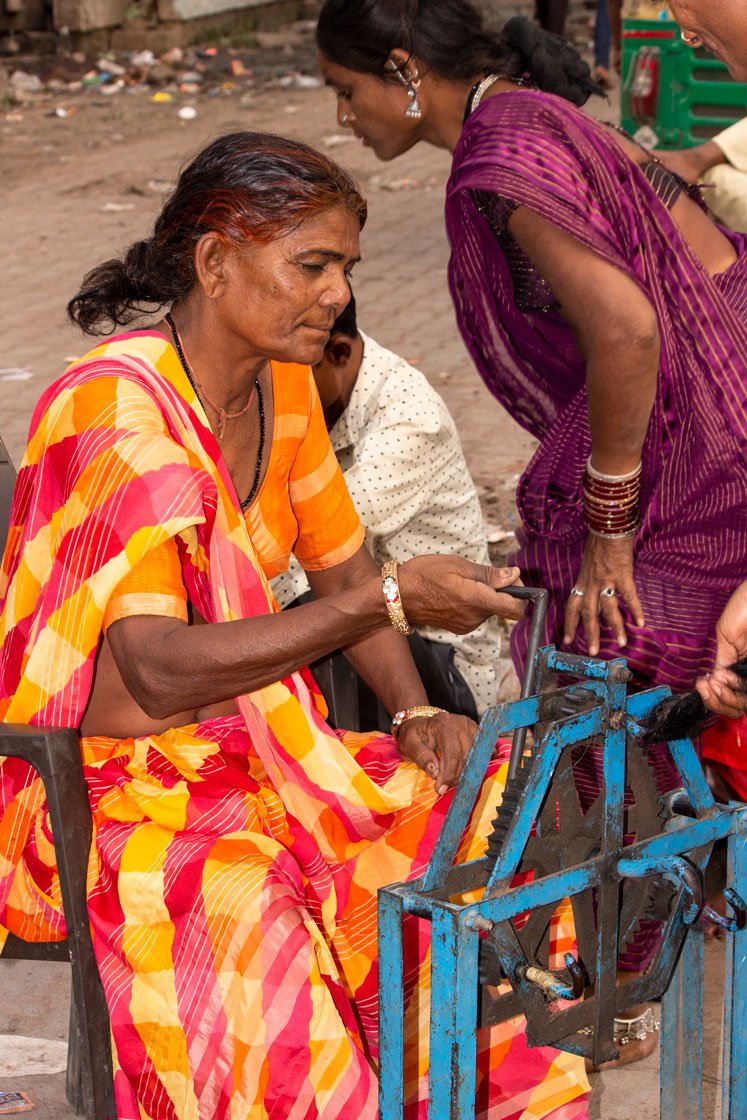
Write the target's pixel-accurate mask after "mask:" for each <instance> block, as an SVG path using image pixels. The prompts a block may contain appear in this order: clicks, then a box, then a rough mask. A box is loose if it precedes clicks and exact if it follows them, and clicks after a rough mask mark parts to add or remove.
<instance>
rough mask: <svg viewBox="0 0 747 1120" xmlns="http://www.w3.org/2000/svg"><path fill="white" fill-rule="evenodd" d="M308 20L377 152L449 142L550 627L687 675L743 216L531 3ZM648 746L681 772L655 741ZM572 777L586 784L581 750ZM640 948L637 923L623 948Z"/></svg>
mask: <svg viewBox="0 0 747 1120" xmlns="http://www.w3.org/2000/svg"><path fill="white" fill-rule="evenodd" d="M317 42H318V46H319V51H320V62H321V67H322V71H323V73H324V76H325V79H326V81H327V83H328V84H329V85H330V86H332V88H333V89H335V90H336V92H337V95H338V121H339V123H340V124H341V125H342V126H345V127H349V128H352V129H353V130H354V131H355V133H356V135H358V136H359V137H360V138H361V139H362V140H363V142H364V143H365V144H366V145H367V146H369V147H371V148H372V149H373V150H374V151H375V153H376V154H377V155H378V156H379V157H380V158H381V159H392V158H394V157H395V156H397V155H400V154H401V153H403V152H405V151H407V150H409V148H411V147H412V146H413V145H414V144H415V143H417V142H418V141H420V140H425V141H427V142H429V143H431V144H434V145H437V146H439V147H444V148H448V149H449V150H451V151H452V152H453V163H452V171H451V177H450V179H449V183H448V187H447V194H446V224H447V230H448V234H449V238H450V242H451V249H452V255H451V262H450V284H451V291H452V296H453V299H454V304H455V307H456V311H457V318H458V321H459V326H460V329H461V332H462V335H463V337H464V340H465V342H466V344H467V346H468V348H469V351H470V353H471V355H472V357H473V359H474V361H475V363H476V365H477V367H478V369H479V370H480V373H481V374H482V376H483V378H484V380H485V382H486V384H487V385H488V387H489V388H490V389H491V391H492V392H493V393H494V394H495V396H496V397H497V398H498V400H499V401H501V403H502V404H503V405H504V406H505V407H506V408H507V409H508V411H509V412H510V414H511V415H512V416H513V417H514V419H515V420H517V421H518V422H519V423H520V424H521V425H523V426H524V427H525V428H526V429H527V430H528V431H530V432H531V433H532V435H534V436H536V438H537V439H538V440H539V447H538V449H537V452H536V454H535V455H534V458H533V459H532V461H531V462H530V464H529V466H528V467H527V469H526V471H525V472H524V474H523V476H522V478H521V481H520V484H519V489H518V495H517V500H518V506H519V512H520V515H521V523H522V524H521V529H520V531H519V533H518V534H517V536H518V542H519V549H518V552H517V554H516V555H515V557H514V562H516V563H518V564H519V565H520V566H521V568H522V575H523V578H524V581H525V582H526V583H528V584H536V585H540V586H544V587H547V588H548V589H549V591H550V596H551V607H550V611H549V616H548V627H547V633H546V635H545V637H546V640H547V641H548V642H554V643H557V644H560V643H561V642H562V643H564V644H565V646H566V648H568V649H570V650H572V651H573V652H576V653H590V654H592V655H594V656H600V657H604V658H611V657H615V656H619V655H620V653H621V651H622V650H624V655H625V657H626V659H627V661H628V665H629V667H630V668H631V669H632V671H633V673H634V675H635V682H636V686H637V687H639V688H643V687H650V686H652V685H654V684H668V685H670V686H671V687H672V688H674V689H677V690H679V689H690V688H692V687H693V684H694V682H695V679H696V677H698V676H699V675H700V674H702V673H704V672H707V671H709V670H710V669H711V668H712V667H713V661H714V653H715V626H716V622H717V620H718V618H719V615H720V613H721V611H722V610H723V607H724V605H725V604H726V602H727V600H728V598H729V596H730V595H731V593H732V591H734V589H735V588H736V587H737V585H738V584H739V583H740V582H741V580H742V579H743V577H744V575H745V557H746V556H747V502H745V494H747V383H746V380H745V373H746V372H747V325H746V321H747V252H746V249H747V238H745V237H744V236H743V235H740V234H735V233H732V232H731V231H727V230H725V229H721V228H719V227H717V226H715V225H714V224H713V223H712V222H711V221H710V219H709V218H708V217H707V214H706V212H705V209H704V207H703V206H702V204H701V203H700V200H699V198H698V197H697V196H696V193H695V192H693V191H691V190H688V188H687V187H686V185H685V184H684V183H683V182H682V181H680V180H678V179H677V178H675V177H674V176H672V175H671V174H670V173H669V172H667V171H666V170H665V169H664V168H663V167H662V166H661V165H660V164H659V163H658V162H657V161H656V160H655V159H654V157H653V156H652V155H651V154H650V153H648V152H646V151H644V150H643V149H641V148H639V147H638V146H637V145H636V144H635V143H633V142H632V141H631V140H630V139H628V138H627V137H625V136H623V135H622V134H620V133H618V132H617V131H615V130H614V129H612V128H610V127H609V126H606V125H603V124H600V123H599V122H597V121H595V120H593V119H592V118H590V117H589V116H588V115H586V114H585V113H584V112H583V111H582V110H581V109H580V108H579V107H578V106H580V105H582V104H583V103H584V102H585V101H586V100H587V98H588V97H589V95H590V94H591V93H594V92H598V91H597V90H596V89H595V87H594V85H593V83H592V81H591V79H590V74H589V68H588V66H587V65H586V63H584V62H583V61H582V60H581V59H580V58H579V56H578V55H577V54H576V52H575V51H574V50H573V48H571V47H570V46H569V45H568V44H567V43H565V42H564V41H563V40H561V39H558V38H556V37H554V36H550V35H548V34H547V33H545V32H542V31H540V30H539V29H537V28H535V27H534V26H533V25H532V24H531V23H529V21H527V20H522V19H512V20H510V21H509V22H508V23H507V24H506V26H505V27H504V28H503V29H502V31H501V32H500V33H498V34H491V33H490V32H489V31H488V30H486V29H485V27H484V26H483V23H482V19H481V16H480V14H479V13H478V11H477V9H476V8H475V7H474V6H473V4H472V3H471V2H470V0H325V3H324V5H323V8H322V12H321V16H320V20H319V26H318V32H317ZM527 636H528V622H525V623H522V624H519V625H518V626H517V627H515V629H514V634H513V640H512V652H513V656H514V660H515V663H516V665H517V668H518V667H521V666H522V664H523V660H524V655H525V652H526V643H527ZM597 761H598V760H597ZM656 768H657V770H658V774H657V778H658V781H659V785H660V788H662V789H664V788H667V787H668V788H671V787H672V785H673V784H679V782H678V781H677V778H676V775H675V774H674V773H673V770H672V765H671V760H670V758H669V755H668V752H667V751H666V750H665V749H664V748H662V749H661V750H660V751H658V752H657V753H656ZM577 782H578V788H579V793H580V795H581V796H582V798H583V799H585V800H586V801H587V803H588V802H589V801H590V800H591V799H592V798H593V796H594V795H595V793H596V792H597V791H598V789H599V772H598V766H597V765H595V764H594V760H593V758H592V755H591V753H590V752H589V754H588V755H587V765H586V766H585V767H584V769H583V770H580V769H579V770H577ZM655 949H656V938H655V937H652V936H650V935H648V934H647V931H646V930H645V929H644V930H643V932H642V935H640V936H638V937H636V938H635V939H634V941H633V942H632V943H629V944H628V945H627V946H626V952H625V956H624V959H623V962H622V963H623V964H624V965H625V966H626V967H628V968H630V969H633V970H642V969H643V968H644V967H645V966H646V964H647V963H648V961H649V960H650V959H651V957H652V956H653V953H654V952H655ZM652 1042H653V1040H652ZM634 1049H635V1050H638V1049H639V1048H638V1047H631V1048H630V1049H628V1048H626V1052H627V1053H628V1054H629V1055H630V1057H632V1056H633V1052H632V1051H633V1050H634Z"/></svg>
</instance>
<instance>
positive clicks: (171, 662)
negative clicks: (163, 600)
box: [108, 577, 417, 718]
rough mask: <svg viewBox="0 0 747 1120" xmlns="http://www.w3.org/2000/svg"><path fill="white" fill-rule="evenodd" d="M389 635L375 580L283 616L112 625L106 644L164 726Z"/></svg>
mask: <svg viewBox="0 0 747 1120" xmlns="http://www.w3.org/2000/svg"><path fill="white" fill-rule="evenodd" d="M387 629H389V630H391V624H390V621H389V616H388V614H387V611H386V606H385V603H384V599H383V596H382V594H381V585H380V582H379V581H378V579H376V578H375V577H374V578H369V579H368V580H367V581H366V583H365V584H363V585H359V586H358V587H356V588H355V589H352V588H351V589H349V590H346V591H342V592H340V593H338V594H337V595H335V596H334V597H330V598H327V599H325V600H322V601H320V602H311V603H306V604H304V605H303V606H300V607H297V608H294V610H292V611H283V612H281V613H280V614H270V615H262V616H259V617H256V618H248V619H238V620H236V621H232V622H219V623H214V624H211V625H206V626H186V625H185V624H183V623H180V622H177V621H175V620H174V619H168V618H158V617H154V616H140V617H136V618H125V619H122V620H120V621H119V622H115V623H114V624H113V625H112V626H111V627H110V628H109V631H108V636H109V642H110V644H111V647H112V652H113V654H114V657H115V660H116V662H117V665H118V667H119V670H120V673H121V674H122V677H123V679H124V682H125V684H126V686H127V688H128V690H129V692H130V693H131V695H132V696H133V697H134V699H135V700H136V701H137V703H138V704H139V705H140V707H141V708H143V710H144V711H145V712H147V713H148V715H150V716H153V717H154V718H166V717H168V716H169V715H171V714H172V713H174V712H181V711H185V710H190V709H197V708H201V707H204V706H205V705H208V704H213V703H218V702H219V701H221V700H228V699H232V698H234V697H236V696H241V695H243V694H244V693H247V692H252V691H255V690H257V689H259V688H263V687H265V686H266V685H269V684H272V683H274V682H275V681H278V680H281V679H282V678H283V677H285V676H288V674H290V673H292V672H295V671H296V670H297V669H300V668H302V667H303V666H305V665H307V664H308V663H309V662H311V661H314V660H316V659H317V658H319V657H323V656H324V655H325V654H328V653H330V652H331V651H332V650H334V649H337V648H338V647H340V646H342V645H349V644H351V643H353V644H354V643H355V642H356V641H358V640H360V639H362V638H364V636H366V635H371V634H372V632H376V631H378V630H382V631H386V630H387ZM394 636H395V637H396V635H394ZM407 652H408V656H409V651H407ZM408 702H410V703H416V702H417V701H415V700H409V701H408Z"/></svg>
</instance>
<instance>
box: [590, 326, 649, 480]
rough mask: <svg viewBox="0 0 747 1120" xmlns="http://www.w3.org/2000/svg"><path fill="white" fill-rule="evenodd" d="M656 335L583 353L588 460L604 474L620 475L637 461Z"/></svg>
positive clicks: (645, 425)
mask: <svg viewBox="0 0 747 1120" xmlns="http://www.w3.org/2000/svg"><path fill="white" fill-rule="evenodd" d="M659 352H660V346H659V335H658V332H657V331H655V330H654V331H652V332H651V333H647V334H646V335H645V336H644V337H638V338H634V339H629V340H627V341H623V340H622V339H615V338H612V339H610V340H609V343H608V344H607V345H605V346H603V347H601V346H600V347H598V348H597V347H594V348H592V349H591V350H590V351H589V352H588V354H587V367H586V390H587V397H588V409H589V428H590V431H591V447H592V451H591V457H592V463H593V465H594V467H595V468H596V470H598V471H601V472H602V473H603V474H612V475H615V474H625V473H627V472H628V471H631V470H633V469H634V468H635V467H636V466H637V465H638V463H639V462H640V460H641V451H642V448H643V443H644V440H645V438H646V432H647V430H648V425H649V421H650V419H651V412H652V410H653V407H654V403H655V400H656V386H657V379H658V372H659Z"/></svg>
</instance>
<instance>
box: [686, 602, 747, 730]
mask: <svg viewBox="0 0 747 1120" xmlns="http://www.w3.org/2000/svg"><path fill="white" fill-rule="evenodd" d="M743 657H747V581H745V583H743V584H741V585H740V586H739V587H738V588H737V590H736V591H735V592H734V594H733V595H732V597H731V599H730V600H729V602H728V603H727V604H726V606H725V608H724V613H723V614H722V615H721V618H720V619H719V620H718V624H717V626H716V668H715V669H714V671H713V672H712V673H711V674H710V675H709V676H708V677H701V679H700V680H699V681H697V682H696V685H695V687H696V688H697V690H698V692H699V693H700V697H701V699H702V701H703V703H704V704H705V706H706V707H707V708H708V709H710V711H712V712H717V713H718V714H719V715H721V716H731V717H732V718H733V719H736V718H737V717H738V716H741V715H744V714H745V713H747V692H745V691H744V681H740V679H739V677H737V676H736V674H734V673H730V672H729V669H728V666H729V665H733V664H734V662H735V661H739V660H740V659H741V658H743Z"/></svg>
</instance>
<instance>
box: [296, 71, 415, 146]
mask: <svg viewBox="0 0 747 1120" xmlns="http://www.w3.org/2000/svg"><path fill="white" fill-rule="evenodd" d="M318 59H319V68H320V70H321V72H322V76H323V77H324V81H325V84H326V85H328V86H331V88H332V89H333V90H334V91H335V93H336V94H337V123H338V124H339V125H340V127H341V128H352V130H353V132H354V133H355V135H356V136H357V137H358V139H359V140H362V141H363V145H364V147H366V148H372V149H373V151H374V152H375V154H376V155H377V156H378V158H379V159H384V160H389V159H394V158H395V156H400V155H402V153H403V152H407V151H409V149H410V148H411V147H412V146H413V144H417V142H418V140H420V138H421V137H420V130H421V121H420V120H418V118H413V117H407V116H405V113H406V111H407V108H408V106H409V104H410V99H409V98H408V96H407V89H406V87H405V86H404V85H402V84H401V83H400V82H396V83H395V82H393V81H384V80H383V79H381V78H377V77H376V75H374V74H359V73H358V72H357V71H356V70H348V69H347V68H346V67H345V66H340V65H338V63H336V62H330V60H329V59H328V58H327V57H326V55H324V54H322V53H321V51H319V53H318Z"/></svg>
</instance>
